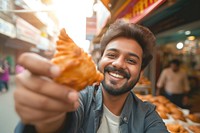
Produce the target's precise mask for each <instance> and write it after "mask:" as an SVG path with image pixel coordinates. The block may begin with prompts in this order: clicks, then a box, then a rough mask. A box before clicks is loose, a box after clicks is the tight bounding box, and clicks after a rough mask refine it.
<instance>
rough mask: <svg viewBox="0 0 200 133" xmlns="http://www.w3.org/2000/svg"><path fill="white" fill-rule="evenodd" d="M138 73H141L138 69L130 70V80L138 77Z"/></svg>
mask: <svg viewBox="0 0 200 133" xmlns="http://www.w3.org/2000/svg"><path fill="white" fill-rule="evenodd" d="M140 72H141V69H140V68H139V67H134V68H132V69H131V75H132V78H136V77H138V75H139V74H140Z"/></svg>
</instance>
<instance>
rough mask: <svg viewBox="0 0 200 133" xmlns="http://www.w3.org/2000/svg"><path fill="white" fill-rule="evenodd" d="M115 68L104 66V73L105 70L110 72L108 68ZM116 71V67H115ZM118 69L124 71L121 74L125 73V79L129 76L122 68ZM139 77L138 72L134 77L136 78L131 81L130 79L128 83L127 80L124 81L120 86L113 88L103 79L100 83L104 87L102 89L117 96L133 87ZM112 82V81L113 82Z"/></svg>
mask: <svg viewBox="0 0 200 133" xmlns="http://www.w3.org/2000/svg"><path fill="white" fill-rule="evenodd" d="M114 69H115V68H111V67H106V68H105V70H104V73H106V72H110V71H109V70H113V71H114ZM115 71H116V69H115ZM117 71H120V72H121V73H124V74H123V75H127V76H125V77H126V78H127V79H129V78H130V75H129V74H125V73H126V72H124V71H123V70H117ZM139 78H140V74H139V75H138V76H137V77H136V79H134V80H133V81H131V83H130V84H128V82H126V83H125V84H124V85H123V86H122V87H120V88H113V87H112V86H109V85H108V84H106V81H105V79H104V80H103V81H102V85H103V87H104V89H105V90H106V91H107V92H108V93H109V94H110V95H114V96H118V95H121V94H124V93H126V92H128V91H130V90H132V89H133V87H134V86H135V85H136V84H137V82H138V80H139ZM113 84H114V83H113Z"/></svg>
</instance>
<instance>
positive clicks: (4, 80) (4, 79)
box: [0, 59, 10, 92]
mask: <svg viewBox="0 0 200 133" xmlns="http://www.w3.org/2000/svg"><path fill="white" fill-rule="evenodd" d="M2 70H3V71H2V73H1V74H0V82H1V84H3V85H2V89H1V91H2V92H6V91H8V89H9V87H8V82H9V79H10V71H9V64H8V61H7V60H6V59H3V61H2Z"/></svg>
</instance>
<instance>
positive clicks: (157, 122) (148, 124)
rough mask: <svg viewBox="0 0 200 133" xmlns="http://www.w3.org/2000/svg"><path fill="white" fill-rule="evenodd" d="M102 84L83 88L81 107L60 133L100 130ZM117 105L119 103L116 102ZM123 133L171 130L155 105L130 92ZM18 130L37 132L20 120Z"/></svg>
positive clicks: (121, 118) (25, 132) (73, 113)
mask: <svg viewBox="0 0 200 133" xmlns="http://www.w3.org/2000/svg"><path fill="white" fill-rule="evenodd" d="M101 89H102V88H101V87H100V86H99V87H94V86H88V87H87V88H86V89H84V90H83V91H81V92H80V107H79V108H78V109H77V111H75V112H70V113H68V114H67V119H66V123H65V126H64V128H63V130H62V131H60V132H59V133H96V132H97V130H98V128H99V126H100V124H101V117H102V115H103V99H102V90H101ZM116 106H117V105H116ZM119 130H120V133H169V132H168V131H167V129H166V126H165V124H164V122H163V120H162V119H161V118H160V116H159V115H158V113H157V112H156V111H155V106H154V105H152V104H151V103H149V102H143V101H141V100H140V99H139V98H137V96H135V95H134V94H133V92H130V93H129V95H128V97H127V99H126V101H125V103H124V107H123V109H122V112H121V115H120V124H119ZM15 133H35V129H34V127H33V126H31V125H23V124H22V123H19V124H18V126H17V127H16V130H15Z"/></svg>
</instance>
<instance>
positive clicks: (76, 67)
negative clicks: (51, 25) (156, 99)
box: [51, 28, 103, 91]
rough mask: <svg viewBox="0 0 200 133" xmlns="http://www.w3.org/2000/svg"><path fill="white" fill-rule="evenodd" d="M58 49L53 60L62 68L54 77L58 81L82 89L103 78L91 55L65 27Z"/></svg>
mask: <svg viewBox="0 0 200 133" xmlns="http://www.w3.org/2000/svg"><path fill="white" fill-rule="evenodd" d="M56 50H57V51H56V52H55V54H54V56H53V58H52V60H51V61H52V63H53V64H56V65H57V66H59V67H60V69H61V74H60V76H59V77H56V78H55V79H54V80H55V81H56V82H58V83H60V84H64V85H68V86H70V87H72V88H74V89H76V90H77V91H80V90H82V89H84V88H85V87H86V86H88V85H92V84H93V83H99V82H100V81H102V80H103V74H102V73H100V72H99V71H98V70H97V68H96V65H95V63H94V61H93V60H92V58H91V56H89V55H88V54H87V53H86V52H84V51H83V50H82V49H81V48H80V47H78V46H77V45H76V44H75V42H74V41H73V40H72V39H71V38H70V37H69V36H68V35H67V33H66V31H65V29H64V28H63V29H62V30H61V31H60V35H59V39H58V41H57V42H56Z"/></svg>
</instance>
